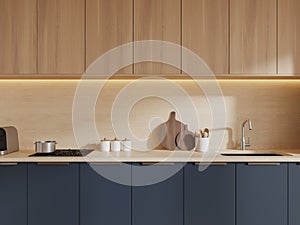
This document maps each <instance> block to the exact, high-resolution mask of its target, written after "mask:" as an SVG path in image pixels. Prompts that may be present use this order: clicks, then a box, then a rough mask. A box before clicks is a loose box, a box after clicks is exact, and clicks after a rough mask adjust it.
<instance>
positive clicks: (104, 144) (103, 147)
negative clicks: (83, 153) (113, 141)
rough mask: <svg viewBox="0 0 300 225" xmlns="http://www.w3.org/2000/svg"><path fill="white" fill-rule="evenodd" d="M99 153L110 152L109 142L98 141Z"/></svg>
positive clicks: (105, 140)
mask: <svg viewBox="0 0 300 225" xmlns="http://www.w3.org/2000/svg"><path fill="white" fill-rule="evenodd" d="M100 151H101V152H109V151H110V141H109V140H108V139H106V138H104V139H102V140H100Z"/></svg>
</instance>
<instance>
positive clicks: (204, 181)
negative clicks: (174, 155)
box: [184, 163, 235, 225]
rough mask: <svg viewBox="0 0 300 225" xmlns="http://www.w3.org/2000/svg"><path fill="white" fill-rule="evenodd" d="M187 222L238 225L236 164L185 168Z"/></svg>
mask: <svg viewBox="0 0 300 225" xmlns="http://www.w3.org/2000/svg"><path fill="white" fill-rule="evenodd" d="M184 209H185V210H184V220H185V223H184V224H187V225H199V224H201V225H202V224H203V225H206V224H209V225H220V224H222V225H232V224H235V164H228V165H210V166H209V167H208V168H207V169H206V170H205V171H199V166H198V165H194V164H192V163H188V164H187V165H186V166H185V168H184Z"/></svg>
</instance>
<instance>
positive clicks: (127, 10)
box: [86, 0, 133, 73]
mask: <svg viewBox="0 0 300 225" xmlns="http://www.w3.org/2000/svg"><path fill="white" fill-rule="evenodd" d="M132 5H133V0H87V1H86V66H87V68H86V69H88V67H89V66H90V65H91V64H92V63H93V62H94V61H95V60H96V59H97V58H98V57H100V56H102V55H103V54H104V53H105V52H107V51H109V50H111V49H113V48H116V47H118V46H120V45H122V44H126V43H130V42H132V41H133V33H132V27H133V26H132V20H133V10H132ZM123 57H125V59H126V61H127V59H128V58H129V59H130V61H131V63H132V62H133V54H132V50H131V51H130V52H128V51H122V50H120V52H119V55H118V56H114V58H112V59H108V61H107V63H106V65H107V67H108V68H103V69H104V71H97V72H99V73H106V72H109V70H110V68H112V66H113V65H120V66H121V65H122V63H125V61H124V60H123V59H124V58H123ZM122 58H123V59H122ZM118 73H132V65H130V66H127V67H125V68H123V69H121V70H120V71H119V72H118Z"/></svg>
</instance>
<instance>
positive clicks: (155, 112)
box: [0, 80, 300, 151]
mask: <svg viewBox="0 0 300 225" xmlns="http://www.w3.org/2000/svg"><path fill="white" fill-rule="evenodd" d="M86 82H87V83H86V84H87V87H89V85H91V86H92V84H95V82H98V83H100V82H103V81H86ZM199 82H200V83H201V84H202V85H210V83H209V82H211V81H199ZM77 84H78V81H75V80H73V81H72V80H69V81H67V80H60V81H59V80H44V81H37V80H32V81H30V80H11V81H9V80H1V81H0V90H1V97H0V104H1V110H0V126H8V125H13V126H16V127H17V129H18V131H19V139H20V147H21V149H33V148H34V144H33V143H34V142H35V141H36V140H56V141H57V142H58V146H57V147H58V148H59V147H61V148H68V147H70V148H74V147H76V141H75V138H74V135H73V127H72V104H73V97H74V94H75V92H76V86H77ZM219 85H220V87H221V90H222V92H223V96H224V101H225V105H226V126H224V127H214V132H218V131H220V130H225V137H224V140H223V141H222V148H236V147H237V145H236V144H237V143H236V142H237V141H238V142H239V139H240V132H241V128H240V125H241V122H242V121H243V120H244V119H247V118H250V119H251V120H252V122H253V128H254V130H253V131H251V132H248V131H246V135H247V136H248V134H249V136H250V137H251V142H252V148H253V149H265V148H267V149H299V151H300V138H299V136H300V105H299V99H300V80H257V81H254V80H247V81H242V80H234V81H230V80H221V81H220V82H219ZM172 88H175V89H174V90H175V91H174V90H172ZM180 88H183V90H184V91H185V92H186V93H187V96H185V95H184V91H183V90H180ZM122 89H123V92H122V93H123V95H122V94H121V96H119V97H118V98H116V96H117V95H118V94H120V91H121V90H122ZM149 90H152V93H154V94H153V95H151V96H148V97H147V96H144V93H147V92H149ZM171 90H172V91H171ZM176 90H177V91H179V92H178V93H177V92H176ZM124 93H125V94H124ZM150 93H151V91H150ZM122 96H123V97H124V96H125V99H126V97H127V99H128V100H122V101H120V102H119V101H118V100H120V99H122ZM136 96H142V97H143V96H144V99H142V100H139V101H137V102H136V103H135V104H134V105H133V106H128V102H129V99H133V98H134V97H136ZM159 96H161V97H162V96H169V97H170V99H171V100H172V101H170V102H168V101H167V100H163V99H162V98H160V97H159ZM215 97H217V98H219V97H218V96H215ZM87 99H88V96H87ZM113 104H115V105H113ZM192 105H194V107H195V108H194V109H193V108H192V107H190V106H192ZM112 108H114V110H116V116H114V117H113V121H114V123H113V125H114V127H115V128H116V129H117V130H118V129H120V127H121V126H122V125H124V124H125V125H126V124H127V123H126V121H128V124H129V126H130V129H131V131H132V134H133V135H134V136H135V138H136V140H140V141H143V140H147V139H148V138H149V132H150V131H151V130H153V129H154V128H155V127H156V126H157V125H158V124H159V123H161V122H163V121H165V120H167V119H168V114H169V112H170V111H172V110H173V109H174V108H175V109H176V110H177V112H178V117H180V119H181V120H182V121H183V122H185V123H187V124H188V125H189V129H190V130H191V131H194V130H195V129H198V128H204V127H206V126H207V127H209V128H211V127H212V116H211V112H212V110H215V109H211V108H210V104H209V102H208V100H207V98H206V97H205V96H204V94H203V93H202V91H201V90H200V89H199V88H198V86H197V85H196V83H195V82H193V81H172V82H169V81H150V80H147V81H139V82H134V81H133V80H126V81H124V80H123V81H122V80H113V81H110V82H108V83H106V84H105V86H104V89H103V91H102V92H101V93H100V95H99V97H98V101H97V104H96V126H97V129H98V132H99V136H100V137H104V136H105V137H107V138H112V137H115V134H114V131H113V126H112V123H111V118H112V117H111V111H112V110H111V109H112ZM195 109H196V111H198V112H197V115H195V114H194V110H195ZM86 110H87V111H89V109H86ZM218 113H222V112H221V111H220V112H218ZM194 116H196V117H197V118H198V121H197V120H196V121H195V120H194V119H193V117H194ZM124 121H125V122H124ZM85 124H86V120H85V119H82V121H80V125H82V126H84V125H85ZM88 135H89V134H86V138H87V139H88ZM125 135H126V134H124V133H121V135H119V138H124V137H125ZM126 137H130V135H126ZM94 143H97V140H95V139H89V140H88V141H87V143H86V144H87V145H88V144H94ZM151 146H152V145H151ZM153 146H154V145H153Z"/></svg>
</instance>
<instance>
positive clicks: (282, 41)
mask: <svg viewBox="0 0 300 225" xmlns="http://www.w3.org/2000/svg"><path fill="white" fill-rule="evenodd" d="M299 12H300V1H299V0H279V1H278V73H280V74H284V73H295V74H300V13H299Z"/></svg>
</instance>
